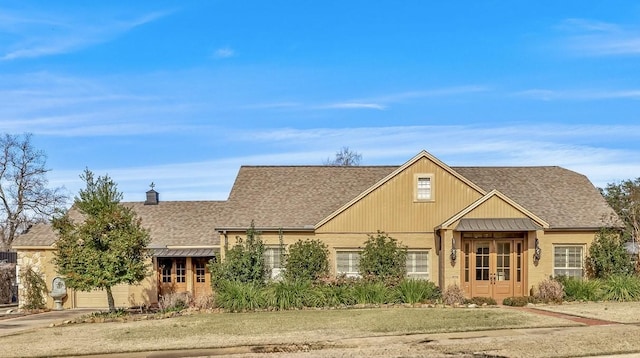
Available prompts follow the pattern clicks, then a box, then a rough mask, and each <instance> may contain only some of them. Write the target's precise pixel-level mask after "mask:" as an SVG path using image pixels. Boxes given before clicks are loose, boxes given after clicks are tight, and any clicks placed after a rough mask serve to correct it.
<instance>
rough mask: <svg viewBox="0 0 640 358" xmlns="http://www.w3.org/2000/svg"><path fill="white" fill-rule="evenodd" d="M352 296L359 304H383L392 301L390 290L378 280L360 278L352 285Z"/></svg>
mask: <svg viewBox="0 0 640 358" xmlns="http://www.w3.org/2000/svg"><path fill="white" fill-rule="evenodd" d="M353 297H354V298H355V300H356V303H359V304H384V303H389V302H390V301H392V294H391V291H390V290H389V288H388V287H387V286H386V285H385V284H384V283H382V282H380V281H374V282H370V281H366V280H361V281H360V282H358V284H356V285H355V286H354V287H353Z"/></svg>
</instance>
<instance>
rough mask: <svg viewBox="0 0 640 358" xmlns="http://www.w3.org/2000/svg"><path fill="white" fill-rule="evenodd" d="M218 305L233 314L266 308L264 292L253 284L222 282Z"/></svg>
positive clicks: (260, 287)
mask: <svg viewBox="0 0 640 358" xmlns="http://www.w3.org/2000/svg"><path fill="white" fill-rule="evenodd" d="M216 293H217V294H216V296H215V301H216V305H217V306H218V307H220V308H223V309H226V310H228V311H231V312H243V311H252V310H256V309H260V308H265V307H266V300H265V294H264V290H263V289H262V286H261V285H258V284H256V283H253V282H239V281H221V282H220V287H219V288H218V291H217V292H216Z"/></svg>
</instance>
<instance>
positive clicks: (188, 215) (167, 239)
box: [14, 166, 615, 246]
mask: <svg viewBox="0 0 640 358" xmlns="http://www.w3.org/2000/svg"><path fill="white" fill-rule="evenodd" d="M397 168H398V167H397V166H356V167H340V166H243V167H241V168H240V171H239V172H238V176H237V177H236V181H235V183H234V185H233V188H232V190H231V193H230V194H229V199H228V200H227V201H166V202H163V201H161V202H160V203H159V204H158V205H144V204H143V203H142V202H138V203H125V204H127V205H130V206H132V207H133V208H134V209H135V210H136V212H137V213H138V215H139V216H140V217H141V218H142V223H143V225H144V226H145V227H147V228H150V230H151V237H152V246H165V245H169V246H199V245H219V243H220V239H219V237H218V236H217V233H216V231H215V228H242V229H244V228H247V227H248V226H249V225H250V223H251V220H254V221H255V224H256V226H257V227H260V228H285V229H286V228H305V227H307V228H312V226H313V225H315V224H317V223H318V222H320V221H321V220H322V219H324V218H326V217H327V216H328V215H330V214H332V213H333V212H334V211H336V210H338V209H339V208H341V207H342V206H343V205H344V204H346V203H348V202H349V201H350V200H352V199H354V198H356V197H357V196H358V195H359V194H361V193H362V192H364V191H365V190H367V189H368V188H369V187H371V186H372V185H374V184H376V183H377V182H378V181H380V180H382V179H383V178H385V177H386V176H387V175H389V174H391V173H392V172H393V171H394V170H396V169H397ZM452 169H453V170H455V171H456V172H458V173H459V174H461V175H463V176H464V177H466V178H468V179H469V180H471V181H472V182H474V183H475V184H476V185H478V186H480V187H481V188H483V189H484V190H485V191H487V192H489V191H491V190H493V189H496V190H498V191H500V192H501V193H503V194H505V195H507V196H508V197H509V198H511V199H512V200H514V201H515V202H517V203H518V204H520V205H521V206H523V207H524V208H526V209H527V210H529V211H531V212H532V213H534V214H536V215H537V216H539V217H540V218H541V219H543V220H545V221H546V222H548V223H549V224H550V227H551V228H597V227H600V226H603V225H607V224H610V221H608V219H609V218H610V217H612V216H613V217H615V214H614V212H613V210H612V209H611V208H610V207H609V206H608V205H607V203H606V202H605V200H604V198H602V196H601V195H600V193H599V192H598V190H597V189H596V188H595V187H594V186H593V184H591V182H590V181H589V179H587V177H586V176H584V175H581V174H578V173H576V172H573V171H570V170H567V169H564V168H560V167H453V168H452ZM54 241H55V235H54V234H53V232H52V231H51V228H50V226H49V225H44V224H43V225H35V226H34V227H33V228H31V230H30V231H29V232H28V233H27V234H25V235H22V236H20V237H18V238H17V239H16V241H15V243H14V245H15V246H48V245H51V244H53V242H54Z"/></svg>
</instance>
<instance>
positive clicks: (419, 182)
mask: <svg viewBox="0 0 640 358" xmlns="http://www.w3.org/2000/svg"><path fill="white" fill-rule="evenodd" d="M415 200H416V201H430V200H433V175H431V174H416V175H415Z"/></svg>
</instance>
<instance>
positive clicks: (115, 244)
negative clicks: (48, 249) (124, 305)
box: [52, 169, 150, 311]
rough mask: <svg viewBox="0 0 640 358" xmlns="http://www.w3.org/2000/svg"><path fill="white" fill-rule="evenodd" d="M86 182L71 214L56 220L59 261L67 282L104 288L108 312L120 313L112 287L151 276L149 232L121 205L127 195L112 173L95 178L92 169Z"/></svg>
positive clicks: (73, 285) (85, 287)
mask: <svg viewBox="0 0 640 358" xmlns="http://www.w3.org/2000/svg"><path fill="white" fill-rule="evenodd" d="M80 177H81V178H82V179H83V180H84V181H85V183H86V188H85V189H81V190H80V192H79V195H78V196H77V197H76V198H75V200H74V204H73V207H72V208H71V210H70V212H73V211H77V212H78V214H80V215H79V216H81V218H80V220H78V221H75V220H74V219H73V218H72V217H71V216H74V218H75V217H76V216H77V215H70V212H67V213H66V214H65V215H64V216H59V217H56V218H54V219H53V221H52V223H53V227H54V229H55V230H56V231H57V234H58V240H57V241H56V248H57V251H56V256H55V263H56V265H57V266H58V273H59V274H60V275H63V276H64V277H65V280H66V282H67V285H68V286H69V287H71V288H74V289H76V290H80V291H91V290H93V289H101V290H105V291H106V293H107V302H108V303H109V310H110V311H115V303H114V299H113V293H112V291H111V288H112V287H113V286H115V285H117V284H121V283H127V284H135V283H138V282H140V281H142V280H143V279H144V278H145V277H146V276H147V275H148V252H147V249H146V247H147V245H148V244H149V242H150V236H149V232H148V230H146V229H145V228H143V227H142V225H141V221H140V219H139V218H138V217H137V215H136V213H135V212H134V211H133V210H132V209H131V208H128V207H126V206H124V205H122V204H121V203H120V200H121V199H122V193H120V192H118V190H117V186H116V184H115V182H113V180H111V178H109V176H106V175H105V176H99V177H97V178H96V177H95V176H94V174H93V173H92V172H91V171H89V170H88V169H87V170H85V172H84V174H82V175H81V176H80Z"/></svg>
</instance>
